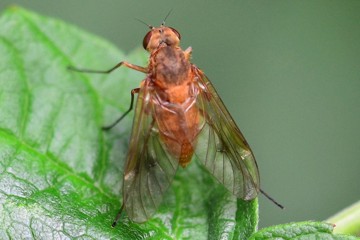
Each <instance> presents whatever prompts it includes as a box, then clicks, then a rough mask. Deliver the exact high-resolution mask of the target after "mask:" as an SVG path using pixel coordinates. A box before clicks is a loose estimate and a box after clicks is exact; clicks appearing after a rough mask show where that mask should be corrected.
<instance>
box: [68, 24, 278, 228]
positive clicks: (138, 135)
mask: <svg viewBox="0 0 360 240" xmlns="http://www.w3.org/2000/svg"><path fill="white" fill-rule="evenodd" d="M165 19H166V18H165ZM147 26H148V27H149V28H150V31H149V32H148V33H147V34H146V35H145V37H144V39H143V47H144V49H145V50H147V51H148V52H149V53H150V57H149V63H148V66H147V67H141V66H137V65H134V64H131V63H128V62H125V61H123V62H120V63H118V64H116V65H115V66H114V67H113V68H111V69H109V70H106V71H97V70H90V69H78V68H74V67H69V69H70V70H74V71H78V72H88V73H105V74H106V73H110V72H112V71H113V70H115V69H117V68H119V67H121V66H125V67H128V68H131V69H134V70H136V71H140V72H143V73H145V74H146V77H145V79H144V80H143V81H142V82H141V84H140V87H138V88H135V89H133V90H132V91H131V103H130V107H129V109H128V110H127V111H126V112H125V113H124V114H123V115H122V116H121V117H120V118H119V119H117V120H116V121H115V122H114V123H113V124H111V125H110V126H107V127H104V128H103V129H104V130H108V129H111V128H112V127H114V126H115V125H116V124H117V123H118V122H120V121H121V120H122V119H123V118H124V117H125V116H126V115H127V114H128V113H129V112H130V111H131V110H132V109H133V105H134V95H135V94H138V96H137V102H136V106H135V116H134V121H133V127H132V133H131V138H130V144H129V150H128V154H127V158H126V163H125V171H124V178H123V187H122V194H123V203H122V206H121V209H120V211H119V212H118V214H117V216H116V218H115V220H114V222H113V224H112V226H113V227H114V226H115V225H116V223H117V221H118V220H119V218H120V216H121V213H122V211H123V210H125V211H126V212H127V215H128V217H129V218H130V219H131V220H132V221H134V222H138V223H140V222H145V221H147V220H148V219H149V218H151V216H152V215H153V214H155V212H156V209H157V208H158V206H159V204H160V203H161V201H162V199H163V195H164V193H165V191H166V190H167V189H168V187H169V186H170V184H171V182H172V180H173V178H174V175H175V173H176V171H177V169H178V167H179V165H180V166H181V167H183V168H185V167H186V166H187V165H188V164H189V163H190V161H191V159H192V157H193V156H194V155H196V156H197V158H198V159H199V160H200V162H201V163H202V164H203V165H204V167H205V168H206V169H207V170H208V171H209V172H210V173H211V174H212V175H213V176H214V177H215V178H216V179H217V180H218V181H219V182H220V183H221V184H222V185H223V186H224V187H225V188H226V189H228V190H229V191H230V192H231V193H232V194H233V195H234V196H236V197H237V198H241V199H243V200H252V199H254V198H256V197H257V196H258V194H259V192H261V193H263V194H264V195H265V196H266V197H267V198H269V199H270V200H271V201H272V202H274V203H275V204H276V205H277V206H279V207H280V208H283V206H282V205H280V204H279V203H277V202H276V201H275V200H274V199H272V198H271V197H270V196H269V195H267V194H266V193H265V192H264V191H262V190H261V189H260V178H259V170H258V166H257V163H256V160H255V157H254V154H253V152H252V150H251V148H250V146H249V144H248V143H247V141H246V140H245V138H244V136H243V134H242V133H241V132H240V130H239V128H238V127H237V125H236V124H235V121H234V120H233V119H232V117H231V115H230V113H229V112H228V110H227V109H226V107H225V105H224V103H223V102H222V100H221V99H220V97H219V95H218V94H217V92H216V91H215V89H214V87H213V85H212V84H211V82H210V80H209V79H208V78H207V77H206V75H205V74H204V73H203V71H202V70H200V69H199V68H198V67H197V66H196V65H194V64H192V63H191V62H190V58H191V52H192V49H191V47H189V48H187V49H186V50H182V49H181V48H180V46H179V43H180V40H181V35H180V33H179V32H178V31H177V30H176V29H174V28H172V27H168V26H165V20H164V21H163V23H162V24H161V25H160V26H159V27H153V26H150V25H147Z"/></svg>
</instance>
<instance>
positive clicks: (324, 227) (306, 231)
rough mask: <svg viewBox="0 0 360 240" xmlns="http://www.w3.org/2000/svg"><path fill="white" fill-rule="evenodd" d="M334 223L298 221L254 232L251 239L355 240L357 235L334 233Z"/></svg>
mask: <svg viewBox="0 0 360 240" xmlns="http://www.w3.org/2000/svg"><path fill="white" fill-rule="evenodd" d="M333 229H334V225H333V224H329V223H323V222H297V223H289V224H283V225H277V226H272V227H268V228H264V229H261V230H260V231H258V232H257V233H254V234H253V235H252V236H251V237H250V238H249V240H260V239H261V240H275V239H276V240H280V239H294V240H310V239H321V240H355V239H358V238H357V237H353V236H347V235H335V234H332V232H333Z"/></svg>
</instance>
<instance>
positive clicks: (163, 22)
mask: <svg viewBox="0 0 360 240" xmlns="http://www.w3.org/2000/svg"><path fill="white" fill-rule="evenodd" d="M172 10H173V9H170V11H169V12H168V14H167V15H166V17H165V18H164V20H163V21H162V23H161V25H162V26H164V25H165V21H166V19H167V18H168V16H169V15H170V13H171V12H172Z"/></svg>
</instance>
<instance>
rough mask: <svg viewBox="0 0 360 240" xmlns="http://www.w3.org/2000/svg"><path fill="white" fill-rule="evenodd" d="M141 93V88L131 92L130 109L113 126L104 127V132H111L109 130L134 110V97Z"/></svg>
mask: <svg viewBox="0 0 360 240" xmlns="http://www.w3.org/2000/svg"><path fill="white" fill-rule="evenodd" d="M139 91H140V88H134V89H133V90H131V102H130V107H129V109H128V110H127V111H126V112H125V113H124V114H123V115H121V117H119V118H118V119H117V120H116V121H115V122H113V123H112V124H111V125H109V126H105V127H102V130H109V129H111V128H113V127H114V126H115V125H116V124H118V123H119V122H120V121H121V120H122V119H123V118H124V117H125V116H126V115H127V114H128V113H129V112H130V111H131V110H132V108H133V105H134V95H135V94H136V93H139Z"/></svg>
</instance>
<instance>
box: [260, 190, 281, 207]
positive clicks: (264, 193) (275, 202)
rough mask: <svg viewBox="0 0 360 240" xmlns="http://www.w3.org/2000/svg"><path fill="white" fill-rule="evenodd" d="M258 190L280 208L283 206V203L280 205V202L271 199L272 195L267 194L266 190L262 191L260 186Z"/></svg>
mask: <svg viewBox="0 0 360 240" xmlns="http://www.w3.org/2000/svg"><path fill="white" fill-rule="evenodd" d="M260 192H261V193H262V194H263V195H264V196H265V197H266V198H267V199H269V200H270V201H271V202H273V203H274V204H275V205H276V206H278V207H279V208H281V209H284V206H283V205H281V204H280V203H278V202H277V201H276V200H275V199H273V198H272V197H270V195H269V194H267V193H266V192H264V190H262V189H261V188H260Z"/></svg>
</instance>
